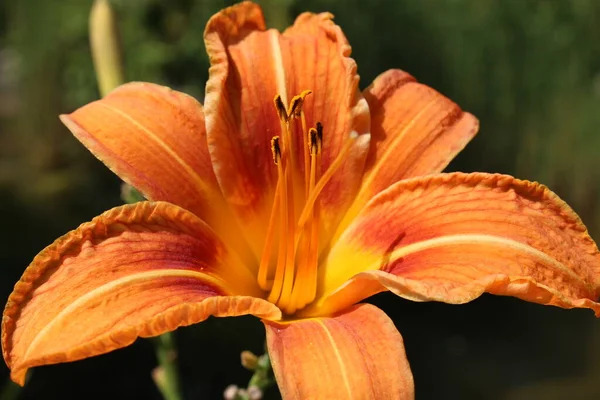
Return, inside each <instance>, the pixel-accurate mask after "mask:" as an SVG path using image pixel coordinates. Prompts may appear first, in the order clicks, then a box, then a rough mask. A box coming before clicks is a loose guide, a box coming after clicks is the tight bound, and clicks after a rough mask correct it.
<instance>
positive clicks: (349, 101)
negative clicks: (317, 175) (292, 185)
mask: <svg viewBox="0 0 600 400" xmlns="http://www.w3.org/2000/svg"><path fill="white" fill-rule="evenodd" d="M281 49H282V54H283V59H284V64H285V66H286V73H287V76H288V78H287V81H288V92H289V93H291V94H298V93H300V92H302V91H303V90H306V89H311V90H312V94H310V95H309V96H307V97H306V99H305V101H304V106H303V109H304V111H305V113H306V121H307V126H308V127H311V126H315V125H316V123H317V122H321V123H322V124H323V151H322V158H321V162H322V166H321V173H323V172H324V171H325V170H326V169H327V168H328V167H329V166H330V165H331V164H332V162H333V161H334V160H335V158H336V157H337V156H338V154H339V153H340V151H341V150H342V148H343V147H344V144H346V142H347V141H348V140H349V138H350V133H351V132H355V133H357V134H358V135H360V138H359V139H358V140H357V142H356V143H355V144H354V146H353V150H352V151H351V152H350V153H349V154H348V156H346V159H345V161H344V163H343V164H342V166H341V167H340V168H339V170H338V171H337V173H336V174H334V175H333V177H332V178H331V180H330V181H329V183H328V184H327V186H325V188H324V189H323V192H322V194H321V196H320V204H321V212H322V213H323V214H324V217H323V223H324V224H325V229H326V230H330V229H331V228H333V227H335V226H336V225H337V223H338V222H339V219H340V218H341V217H342V216H343V214H344V211H345V210H346V208H347V207H348V206H349V205H350V203H351V202H352V200H353V199H354V197H355V196H356V191H357V189H358V186H359V185H360V182H361V178H362V175H363V172H364V166H365V161H366V156H367V154H368V150H369V139H370V136H369V135H368V132H369V130H370V128H371V120H370V115H369V106H368V104H367V102H366V100H365V98H364V97H363V96H362V94H361V92H360V91H359V89H358V84H359V76H358V73H357V66H356V62H355V61H354V60H353V59H352V58H351V57H350V55H351V51H352V49H351V47H350V44H349V43H348V40H347V39H346V37H345V35H344V33H343V32H342V29H341V28H340V27H339V26H337V25H336V24H335V23H334V22H333V15H331V14H330V13H321V14H313V13H303V14H301V15H300V16H298V18H297V19H296V21H295V22H294V25H293V26H291V27H290V28H288V29H287V30H286V31H285V32H284V33H283V36H282V40H281ZM297 132H300V130H297ZM302 138H303V136H300V135H298V136H297V137H296V141H297V143H299V144H300V143H302V142H301V140H302ZM298 148H299V149H302V146H301V145H298ZM301 157H302V152H301V151H300V152H299V155H298V159H299V160H302V158H301ZM299 165H300V166H301V165H302V163H299ZM300 170H302V171H303V170H304V168H303V167H300ZM331 233H332V232H331Z"/></svg>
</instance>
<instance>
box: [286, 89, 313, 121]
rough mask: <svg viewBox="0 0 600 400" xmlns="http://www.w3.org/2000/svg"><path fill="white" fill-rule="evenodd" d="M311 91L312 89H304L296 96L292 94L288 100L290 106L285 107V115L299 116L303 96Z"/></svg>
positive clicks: (290, 116)
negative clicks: (292, 96)
mask: <svg viewBox="0 0 600 400" xmlns="http://www.w3.org/2000/svg"><path fill="white" fill-rule="evenodd" d="M311 93H312V90H305V91H303V92H302V93H300V94H299V95H298V96H294V98H293V99H292V101H291V102H290V106H289V107H288V109H287V115H288V117H289V118H299V117H300V114H301V113H302V106H303V105H304V98H305V97H306V96H308V95H309V94H311Z"/></svg>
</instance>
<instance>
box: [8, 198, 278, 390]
mask: <svg viewBox="0 0 600 400" xmlns="http://www.w3.org/2000/svg"><path fill="white" fill-rule="evenodd" d="M234 277H235V279H232V278H234ZM253 281H254V280H253V279H252V275H250V274H249V273H248V271H246V270H245V269H244V268H243V267H242V266H241V265H240V262H239V261H238V259H237V258H236V256H235V255H231V254H229V253H228V252H227V249H226V247H225V246H224V245H223V244H222V242H221V241H220V240H219V239H218V238H217V236H216V235H215V234H214V233H213V232H212V230H211V229H210V228H209V227H208V226H207V225H206V224H205V223H204V222H202V220H200V219H199V218H198V217H196V216H195V215H194V214H192V213H190V212H188V211H186V210H184V209H182V208H179V207H177V206H174V205H172V204H170V203H160V202H159V203H149V202H141V203H137V204H134V205H127V206H122V207H117V208H114V209H112V210H109V211H107V212H105V213H104V214H102V215H100V216H98V217H96V218H95V219H93V220H92V221H91V222H88V223H85V224H83V225H81V226H80V227H79V228H78V229H76V230H74V231H72V232H70V233H68V234H66V235H65V236H63V237H61V238H59V239H58V240H56V241H55V242H54V243H53V244H51V245H50V246H48V247H47V248H46V249H44V250H43V251H42V252H41V253H40V254H38V255H37V256H36V257H35V259H34V260H33V262H32V263H31V265H30V266H29V267H28V268H27V269H26V270H25V272H24V274H23V276H22V278H21V280H20V281H19V282H18V283H17V284H16V285H15V289H14V291H13V293H12V294H11V295H10V297H9V299H8V303H7V305H6V308H5V310H4V315H3V318H2V351H3V355H4V359H5V361H6V363H7V365H8V366H9V367H10V368H11V378H12V379H13V380H14V381H15V382H18V383H20V384H23V383H24V379H25V373H26V371H27V369H28V368H31V367H34V366H38V365H43V364H53V363H58V362H65V361H73V360H78V359H82V358H86V357H91V356H93V355H97V354H102V353H106V352H109V351H112V350H115V349H118V348H121V347H124V346H127V345H129V344H130V343H132V342H133V341H134V340H135V339H136V338H137V337H148V336H155V335H159V334H161V333H164V332H167V331H171V330H174V329H176V328H177V327H179V326H184V325H189V324H193V323H197V322H200V321H203V320H204V319H206V318H208V317H209V316H210V315H215V316H235V315H243V314H254V315H257V316H259V317H262V318H274V319H276V318H278V317H279V316H280V315H281V313H280V311H279V310H278V309H277V307H275V306H274V305H272V304H271V303H268V302H266V301H265V300H262V299H259V298H255V297H253V296H256V295H258V294H260V293H261V292H260V291H259V289H258V288H257V287H256V284H255V283H254V282H253ZM225 282H228V283H225Z"/></svg>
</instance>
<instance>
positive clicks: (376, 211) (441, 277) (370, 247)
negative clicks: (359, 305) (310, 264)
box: [320, 173, 600, 315]
mask: <svg viewBox="0 0 600 400" xmlns="http://www.w3.org/2000/svg"><path fill="white" fill-rule="evenodd" d="M355 274H359V275H357V276H355V277H354V278H352V279H350V281H349V282H346V283H345V284H344V282H345V281H346V280H348V279H349V278H351V277H353V276H354V275H355ZM326 279H327V282H326V286H327V288H326V289H325V290H326V293H327V294H326V297H327V298H325V299H323V300H322V301H321V306H322V308H321V311H320V312H332V310H338V309H343V308H344V307H345V306H347V305H348V304H352V303H354V302H357V301H360V300H361V299H362V298H365V297H366V296H369V295H370V294H373V293H375V292H378V291H381V290H384V289H389V290H391V291H393V292H394V293H396V294H398V295H399V296H402V297H405V298H408V299H411V300H415V301H428V300H435V301H443V302H447V303H465V302H468V301H471V300H473V299H475V298H477V297H478V296H480V295H481V294H482V293H484V292H489V293H493V294H497V295H505V296H515V297H518V298H521V299H524V300H527V301H531V302H535V303H541V304H549V305H555V306H559V307H563V308H574V307H581V308H591V309H592V310H593V311H594V312H595V313H596V315H600V304H598V303H596V300H597V299H598V296H599V295H600V254H599V253H598V248H597V246H596V244H595V243H594V241H593V240H592V239H591V238H590V237H589V235H588V233H587V230H586V228H585V226H584V225H583V223H582V222H581V220H580V219H579V217H578V216H577V215H576V214H575V212H574V211H573V210H572V209H571V208H570V207H569V206H568V205H567V204H566V203H564V202H563V201H562V200H561V199H560V198H558V196H557V195H556V194H554V193H552V192H551V191H550V190H549V189H547V188H546V187H544V186H542V185H540V184H538V183H534V182H528V181H521V180H518V179H515V178H513V177H510V176H507V175H492V174H485V173H473V174H463V173H452V174H439V175H433V176H429V177H425V178H416V179H411V180H406V181H402V182H399V183H397V184H395V185H393V186H392V187H391V188H389V189H388V190H386V191H384V192H382V193H381V194H379V195H378V196H376V197H375V198H374V199H373V200H372V201H371V202H370V203H368V204H367V206H366V207H365V208H364V209H363V211H362V212H361V213H360V214H359V216H358V217H357V218H356V220H355V221H354V222H353V223H352V225H351V226H350V227H349V228H348V229H347V230H346V231H345V232H344V234H343V235H342V237H341V238H340V241H339V242H338V243H337V244H336V245H335V246H334V248H333V249H332V251H331V254H330V257H329V260H328V263H327V273H326ZM340 286H341V287H340ZM336 288H337V289H336ZM334 291H335V293H333V294H332V292H334Z"/></svg>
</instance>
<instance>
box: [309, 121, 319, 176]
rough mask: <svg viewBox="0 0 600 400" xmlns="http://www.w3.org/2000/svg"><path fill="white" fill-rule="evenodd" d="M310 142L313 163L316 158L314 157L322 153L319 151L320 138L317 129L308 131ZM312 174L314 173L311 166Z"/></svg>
mask: <svg viewBox="0 0 600 400" xmlns="http://www.w3.org/2000/svg"><path fill="white" fill-rule="evenodd" d="M308 142H309V143H310V146H309V147H310V155H311V162H312V158H314V156H316V155H317V154H318V153H320V151H319V150H320V149H319V136H318V131H317V130H316V129H315V128H310V131H308ZM311 172H312V165H311Z"/></svg>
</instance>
